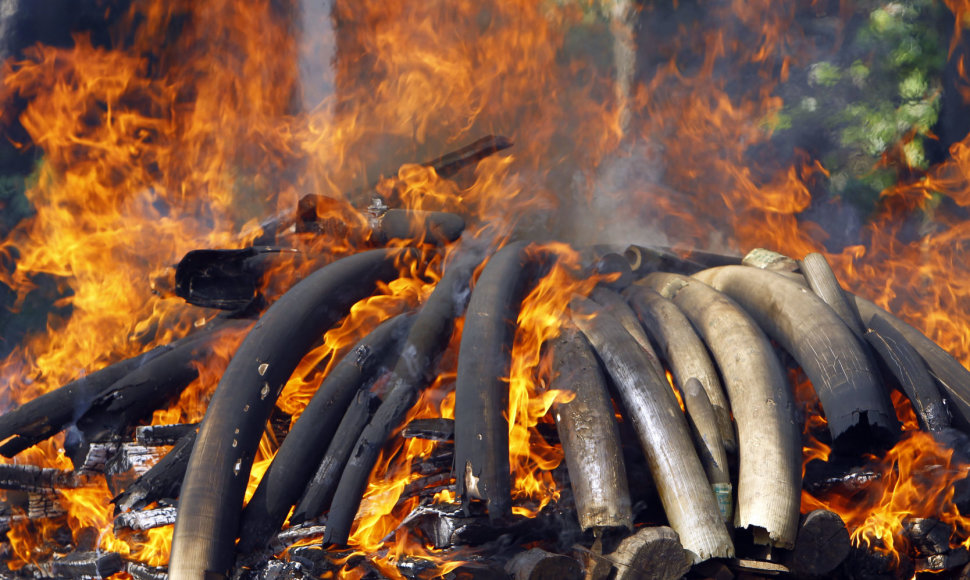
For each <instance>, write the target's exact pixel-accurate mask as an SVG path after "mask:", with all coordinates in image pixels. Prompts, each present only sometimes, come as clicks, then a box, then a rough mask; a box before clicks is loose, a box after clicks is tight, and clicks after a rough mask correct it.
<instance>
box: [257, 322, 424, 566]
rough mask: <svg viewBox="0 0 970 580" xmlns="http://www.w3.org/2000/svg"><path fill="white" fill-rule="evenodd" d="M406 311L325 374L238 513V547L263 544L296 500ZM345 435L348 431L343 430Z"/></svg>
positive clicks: (402, 328)
mask: <svg viewBox="0 0 970 580" xmlns="http://www.w3.org/2000/svg"><path fill="white" fill-rule="evenodd" d="M409 323H410V321H409V319H408V317H407V316H398V317H395V318H393V319H391V320H389V321H387V322H385V323H383V324H381V325H380V326H378V327H377V329H375V330H374V331H373V332H371V333H370V334H368V335H367V336H366V337H364V338H363V339H362V340H360V341H359V342H358V343H357V344H356V345H355V346H354V348H353V349H352V350H351V351H350V352H349V353H348V354H347V355H346V356H344V357H343V358H342V359H341V360H340V362H338V363H337V365H336V366H335V367H334V368H333V370H332V371H331V372H330V374H329V375H328V376H327V377H326V379H324V381H323V383H321V385H320V387H319V388H318V389H317V391H316V393H314V395H313V398H311V399H310V402H309V403H307V406H306V408H305V409H304V410H303V413H302V414H301V415H300V418H299V419H297V421H296V422H295V423H294V424H293V426H292V428H291V429H290V432H289V433H288V434H287V435H286V438H285V439H283V443H282V444H281V445H280V448H279V450H277V452H276V456H275V457H274V458H273V462H272V463H271V464H270V466H269V469H268V470H267V471H266V473H264V474H263V477H262V479H261V480H260V482H259V485H258V486H257V487H256V491H255V492H254V493H253V496H252V498H250V500H249V503H248V504H246V508H245V509H244V510H243V513H242V521H241V523H240V530H239V545H238V550H239V551H241V552H243V553H249V552H252V551H255V550H258V549H261V548H263V547H264V546H265V545H266V543H267V542H268V541H269V539H270V538H271V537H272V536H273V534H274V533H276V532H277V531H278V530H279V529H280V527H281V526H282V524H283V520H285V519H286V514H287V513H289V511H290V508H291V507H293V504H295V503H296V502H297V500H299V498H300V495H301V494H302V493H303V491H304V490H305V489H306V486H307V482H308V481H310V479H311V477H312V476H313V472H314V469H315V466H317V465H319V464H320V461H321V459H322V458H323V455H324V452H325V451H326V449H327V447H328V446H329V445H330V443H331V441H332V440H333V438H334V436H335V435H336V434H337V433H338V430H337V425H338V423H339V422H340V419H341V417H343V416H344V414H345V412H346V411H347V408H348V406H349V405H350V403H351V401H352V400H353V398H354V395H355V394H356V393H357V391H358V390H360V389H361V388H362V387H364V386H365V385H366V384H367V383H368V382H369V381H371V380H372V379H373V378H374V376H375V374H376V373H377V372H378V370H379V369H380V368H381V367H382V365H385V364H386V363H387V358H388V357H389V355H390V354H391V353H393V352H396V350H395V347H396V345H397V344H398V343H399V342H400V339H401V338H402V337H403V335H404V334H405V333H406V332H407V329H408V326H409ZM342 436H343V437H345V438H346V437H347V434H346V433H343V434H342Z"/></svg>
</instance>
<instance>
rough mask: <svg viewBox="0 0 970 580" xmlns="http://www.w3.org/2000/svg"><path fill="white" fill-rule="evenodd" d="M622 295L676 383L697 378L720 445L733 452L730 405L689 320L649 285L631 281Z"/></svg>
mask: <svg viewBox="0 0 970 580" xmlns="http://www.w3.org/2000/svg"><path fill="white" fill-rule="evenodd" d="M624 296H626V299H627V301H628V302H629V304H630V306H631V307H632V308H633V311H634V312H636V314H637V316H638V317H639V319H640V321H641V322H642V323H643V326H644V328H645V329H646V331H647V334H648V335H649V336H650V337H651V338H652V339H653V341H654V342H656V344H657V345H658V346H659V349H660V354H661V356H662V357H663V359H664V360H666V361H667V365H668V366H669V367H670V370H671V374H673V377H674V380H675V381H676V383H677V384H678V385H681V387H683V386H684V385H686V384H687V381H689V380H690V379H692V378H693V379H697V380H698V381H700V383H701V386H703V387H704V391H705V392H706V393H707V398H708V400H709V401H710V403H711V404H712V405H713V406H714V414H715V420H716V421H717V428H718V431H719V432H720V433H721V441H722V443H723V445H724V449H725V451H727V452H729V453H736V452H737V449H738V442H737V436H736V435H735V432H734V423H733V422H732V420H731V405H730V403H729V402H728V398H727V395H726V394H725V393H724V387H723V386H722V385H721V379H720V377H719V375H718V372H717V367H715V366H714V362H713V361H712V360H711V357H710V355H709V354H708V351H707V347H706V346H704V342H703V341H702V340H701V338H700V337H699V336H698V335H697V332H696V331H695V330H694V327H693V326H691V323H690V320H688V319H687V317H686V316H685V315H684V313H683V312H681V310H680V308H678V307H677V305H676V304H674V303H673V302H671V301H670V300H668V299H666V298H664V297H663V296H661V295H660V294H658V293H657V292H656V291H654V290H652V289H651V288H647V287H645V286H639V285H633V286H631V287H630V288H629V289H627V290H626V291H625V292H624Z"/></svg>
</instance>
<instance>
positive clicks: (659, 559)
mask: <svg viewBox="0 0 970 580" xmlns="http://www.w3.org/2000/svg"><path fill="white" fill-rule="evenodd" d="M606 558H607V559H608V560H610V561H611V562H613V565H614V566H615V567H616V580H675V579H676V578H682V577H683V576H684V574H686V573H687V571H688V570H690V567H691V557H690V554H689V553H688V551H687V550H685V549H684V547H683V546H681V544H680V538H679V537H678V536H677V532H675V531H674V530H672V529H670V528H668V527H666V526H653V527H646V528H641V529H640V530H638V531H637V533H635V534H633V535H632V536H630V537H628V538H626V539H624V540H623V541H622V542H620V545H619V546H618V547H617V549H616V550H615V551H613V552H611V553H609V554H607V555H606Z"/></svg>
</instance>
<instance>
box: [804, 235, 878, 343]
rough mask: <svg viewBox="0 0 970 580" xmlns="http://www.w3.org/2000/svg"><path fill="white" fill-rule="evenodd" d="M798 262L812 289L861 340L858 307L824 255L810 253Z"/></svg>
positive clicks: (863, 331)
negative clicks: (843, 287) (847, 293)
mask: <svg viewBox="0 0 970 580" xmlns="http://www.w3.org/2000/svg"><path fill="white" fill-rule="evenodd" d="M798 264H799V267H800V270H801V272H802V274H803V275H804V276H805V281H806V282H808V286H809V287H810V288H811V289H812V291H813V292H815V294H816V295H818V297H819V298H821V299H822V301H823V302H825V303H826V304H828V305H829V307H830V308H832V310H834V311H835V313H836V314H838V315H839V318H841V319H842V322H844V323H845V325H846V326H847V327H849V330H851V331H852V333H853V334H855V335H856V338H858V339H860V340H862V339H863V335H864V334H865V331H866V329H865V327H864V326H863V324H862V317H861V316H859V309H858V308H857V307H856V305H855V302H854V301H852V300H851V299H850V298H849V297H848V296H847V295H846V293H845V290H843V289H842V285H841V284H839V280H838V278H836V277H835V272H833V271H832V267H831V266H830V265H829V263H828V260H826V259H825V256H823V255H822V254H818V253H811V254H808V255H806V256H805V257H804V258H802V259H801V261H799V263H798Z"/></svg>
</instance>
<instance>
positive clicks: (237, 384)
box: [169, 250, 405, 580]
mask: <svg viewBox="0 0 970 580" xmlns="http://www.w3.org/2000/svg"><path fill="white" fill-rule="evenodd" d="M404 253H405V252H404V251H401V250H371V251H368V252H361V253H359V254H356V255H354V256H350V257H348V258H344V259H342V260H339V261H337V262H334V263H332V264H330V265H328V266H325V267H324V268H321V269H320V270H317V271H316V272H315V273H313V274H312V275H310V276H309V277H307V278H305V279H304V280H302V281H301V282H299V283H297V284H296V285H295V286H293V287H292V288H291V289H290V290H289V291H287V292H286V294H284V295H283V296H281V297H280V299H279V300H277V301H276V302H275V303H274V304H273V305H272V306H270V307H269V309H267V310H266V312H265V313H264V314H263V315H262V316H261V317H260V319H259V321H257V322H256V325H255V326H254V327H253V329H252V330H251V331H250V332H249V334H248V335H247V336H246V339H245V340H244V341H243V343H242V345H241V346H240V347H239V350H238V351H237V352H236V354H235V356H233V357H232V360H231V361H230V362H229V366H228V367H227V368H226V371H225V373H224V374H223V375H222V379H221V380H220V381H219V385H218V387H216V391H215V393H214V394H213V396H212V400H211V401H210V403H209V408H208V410H207V411H206V415H205V419H203V421H202V426H201V427H200V428H199V435H198V438H197V440H196V443H195V447H194V449H193V450H192V455H191V457H190V459H189V465H188V468H187V470H186V473H185V480H184V481H183V483H182V490H181V495H180V497H179V516H178V519H177V520H176V522H175V532H174V534H173V536H172V555H171V559H170V562H169V577H170V578H171V579H172V580H201V579H202V578H208V577H218V576H219V575H225V574H227V573H228V571H229V569H230V567H231V566H232V563H233V553H234V549H233V548H234V542H235V539H236V535H237V532H238V529H239V528H238V526H239V514H240V509H241V508H242V502H243V495H244V493H245V491H246V484H247V482H248V480H249V470H250V467H252V462H253V457H254V455H255V453H256V447H257V445H258V444H259V438H260V436H261V435H262V433H263V427H264V425H265V424H266V419H267V417H268V416H269V412H270V410H271V409H272V408H273V405H274V403H275V402H276V398H277V396H278V395H279V391H280V389H281V388H282V387H283V385H284V383H286V381H287V379H288V378H289V376H290V374H291V373H292V372H293V370H294V369H295V368H296V365H297V364H298V363H299V362H300V359H301V358H302V357H303V355H304V354H306V352H307V350H308V349H309V348H310V347H311V346H312V345H313V343H314V342H315V341H316V340H317V339H318V338H319V337H320V334H321V332H322V331H323V330H325V329H327V328H329V327H330V326H331V325H333V324H334V323H335V322H336V321H337V320H339V319H340V317H341V316H343V315H344V314H345V313H346V312H347V310H349V308H350V307H351V306H352V305H353V304H354V303H355V302H357V301H358V300H360V299H362V298H365V297H366V296H368V295H369V294H370V293H371V292H372V291H373V290H374V287H375V286H376V284H377V281H378V280H385V281H387V280H391V279H393V278H394V277H395V276H397V273H398V268H397V267H396V266H395V262H396V261H397V259H399V258H401V257H402V256H403V255H404ZM263 365H266V366H263Z"/></svg>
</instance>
